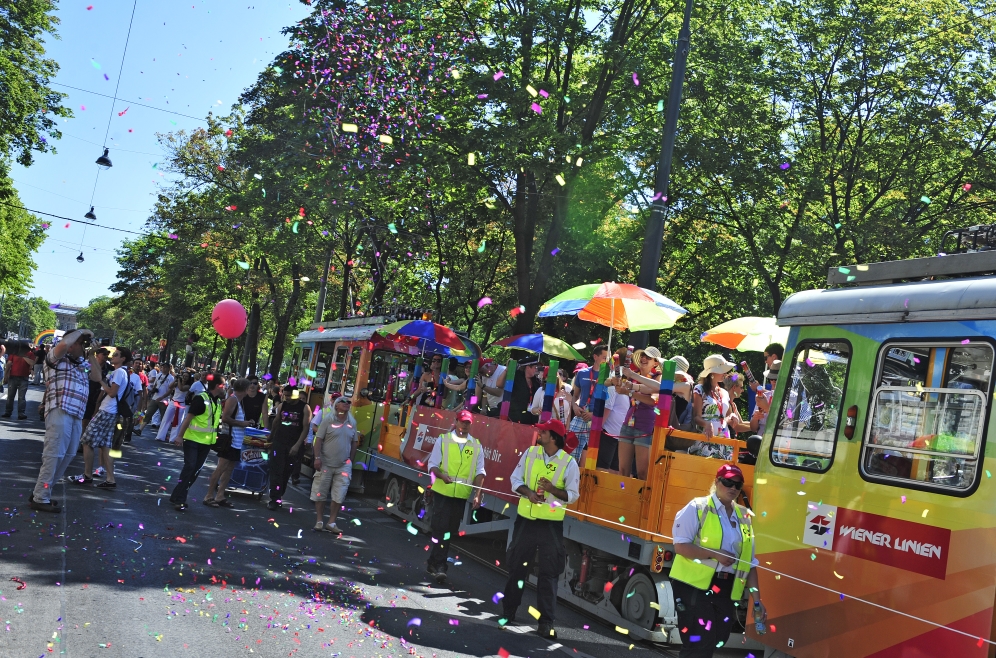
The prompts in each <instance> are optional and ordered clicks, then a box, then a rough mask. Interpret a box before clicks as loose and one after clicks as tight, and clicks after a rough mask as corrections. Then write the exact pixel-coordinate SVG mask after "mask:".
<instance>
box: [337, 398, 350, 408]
mask: <svg viewBox="0 0 996 658" xmlns="http://www.w3.org/2000/svg"><path fill="white" fill-rule="evenodd" d="M335 403H336V404H343V405H346V406H347V407H348V406H349V405H350V404H351V403H350V401H349V400H343V399H342V398H339V399H338V400H336V401H335Z"/></svg>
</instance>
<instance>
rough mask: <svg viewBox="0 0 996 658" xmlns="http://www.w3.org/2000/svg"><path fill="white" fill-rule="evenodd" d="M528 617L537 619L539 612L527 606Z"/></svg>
mask: <svg viewBox="0 0 996 658" xmlns="http://www.w3.org/2000/svg"><path fill="white" fill-rule="evenodd" d="M529 616H531V617H532V618H533V619H539V618H540V611H539V610H537V609H536V608H534V607H533V606H529Z"/></svg>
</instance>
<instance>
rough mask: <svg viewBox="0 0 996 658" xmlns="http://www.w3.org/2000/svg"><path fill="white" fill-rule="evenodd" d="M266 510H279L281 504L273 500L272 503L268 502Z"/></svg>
mask: <svg viewBox="0 0 996 658" xmlns="http://www.w3.org/2000/svg"><path fill="white" fill-rule="evenodd" d="M266 509H269V510H278V509H280V503H278V502H277V501H275V500H271V501H270V502H268V503H267V504H266Z"/></svg>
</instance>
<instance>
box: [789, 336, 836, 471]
mask: <svg viewBox="0 0 996 658" xmlns="http://www.w3.org/2000/svg"><path fill="white" fill-rule="evenodd" d="M850 362H851V346H850V345H848V344H847V343H844V342H829V341H826V342H823V341H806V342H803V343H800V344H799V346H798V347H797V348H796V350H795V357H794V358H793V359H792V360H791V361H786V362H785V363H783V364H782V368H781V371H780V372H779V374H778V388H781V387H783V386H786V387H787V389H786V390H785V394H784V397H783V398H782V407H781V411H780V413H779V415H778V423H777V424H776V425H775V431H774V437H773V439H772V442H771V461H772V462H773V463H775V464H778V465H781V466H787V467H790V468H799V469H804V470H807V471H817V472H820V473H822V472H824V471H826V470H827V469H828V468H830V462H831V460H832V459H833V452H834V447H835V446H836V442H837V428H838V426H839V424H840V412H841V403H842V402H843V400H844V390H845V388H846V386H847V369H848V365H849V364H850Z"/></svg>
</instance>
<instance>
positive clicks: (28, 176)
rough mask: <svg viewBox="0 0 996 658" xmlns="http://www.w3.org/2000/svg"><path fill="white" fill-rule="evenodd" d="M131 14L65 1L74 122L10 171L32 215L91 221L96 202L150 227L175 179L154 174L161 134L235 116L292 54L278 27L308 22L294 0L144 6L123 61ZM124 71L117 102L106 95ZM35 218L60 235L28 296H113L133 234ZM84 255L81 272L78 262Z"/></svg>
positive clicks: (100, 214) (59, 43) (91, 2)
mask: <svg viewBox="0 0 996 658" xmlns="http://www.w3.org/2000/svg"><path fill="white" fill-rule="evenodd" d="M253 3H256V4H253ZM133 6H134V3H133V0H62V1H61V4H60V6H59V10H58V13H57V15H58V17H59V19H60V20H61V21H62V24H61V26H60V27H59V30H58V34H59V39H53V38H51V37H50V36H49V37H46V49H47V55H48V57H50V58H52V59H54V60H55V61H57V62H58V63H59V66H60V67H61V68H60V71H59V74H58V75H57V76H56V77H55V78H54V80H53V83H56V84H53V85H52V87H53V88H54V89H56V90H58V91H61V92H63V93H66V94H68V97H67V98H66V100H65V104H66V105H67V106H68V107H71V108H72V109H73V113H74V115H75V116H74V118H72V119H68V120H66V121H65V122H62V121H61V120H60V128H61V130H62V133H63V138H62V139H61V140H59V141H58V142H56V143H55V146H56V149H57V151H58V153H57V154H54V155H53V154H41V155H37V157H36V160H35V163H34V164H33V165H32V166H31V167H28V168H25V167H21V166H20V165H15V166H14V169H13V171H12V176H13V179H14V182H15V187H16V188H17V191H18V193H19V194H20V196H21V201H22V202H23V204H24V205H25V206H26V207H28V208H31V209H33V210H39V211H43V212H47V213H52V214H55V215H60V216H63V217H69V218H71V219H79V220H83V215H84V214H85V213H86V211H87V210H89V208H90V205H91V204H90V199H91V195H92V198H93V205H94V206H95V211H94V212H95V213H96V215H97V223H99V224H104V225H106V226H110V227H115V228H119V229H128V230H132V231H141V230H143V226H144V224H145V220H146V218H147V217H148V216H149V213H150V210H151V208H152V204H153V201H154V199H155V196H156V192H157V189H158V187H159V186H160V185H163V184H164V183H166V181H167V179H166V178H165V177H164V176H163V175H162V174H161V172H160V170H159V169H158V168H153V165H156V164H157V163H158V164H159V166H160V167H161V166H162V164H163V160H164V155H163V151H162V149H161V148H160V146H159V142H158V140H157V139H156V133H165V132H170V131H174V130H187V131H190V130H193V129H195V128H197V127H199V126H203V125H204V121H203V119H202V118H201V117H204V116H206V115H207V113H208V112H209V111H211V110H214V111H215V113H216V114H221V115H225V114H227V113H228V112H229V110H230V108H231V106H232V105H233V104H234V103H235V102H236V101H237V100H238V96H239V94H240V93H241V92H242V90H243V89H245V88H246V87H248V86H249V85H251V84H252V83H253V81H254V80H255V79H256V76H257V74H258V73H259V72H260V71H261V70H262V69H263V68H264V67H266V66H267V65H268V64H269V63H270V61H271V60H272V58H273V56H274V55H276V54H277V53H279V52H281V51H282V50H284V48H285V47H286V45H287V39H286V37H284V36H283V35H282V34H281V33H280V30H281V29H282V28H283V27H285V26H287V25H291V24H293V23H295V22H297V21H299V20H301V19H302V18H303V17H305V16H306V15H307V14H308V8H307V7H306V6H304V5H303V4H301V3H299V2H297V1H296V0H295V1H293V2H288V1H287V0H243V1H242V2H238V1H235V0H188V1H187V2H177V1H175V0H138V4H137V8H136V9H135V18H134V23H133V25H132V28H131V37H130V39H129V40H128V50H127V53H126V54H124V49H125V39H126V36H127V34H128V23H129V19H130V17H131V13H132V7H133ZM88 7H92V8H91V9H88ZM122 54H124V67H123V69H121V62H122ZM119 69H120V70H121V81H120V88H119V90H118V98H119V100H118V101H116V102H114V101H112V99H111V98H109V97H110V96H113V95H114V89H115V85H116V84H117V82H118V72H119ZM105 75H106V76H107V77H106V79H105ZM63 85H68V87H67V86H63ZM69 87H76V88H78V89H84V90H87V91H78V90H77V89H71V88H69ZM90 92H96V93H90ZM97 94H104V95H105V96H108V97H104V96H99V95H97ZM120 99H126V100H120ZM129 101H135V102H139V103H142V104H144V105H150V106H153V107H156V108H161V109H164V110H169V111H171V112H176V113H179V114H183V115H188V116H187V117H185V116H180V115H178V114H170V113H167V112H161V111H158V110H155V109H150V108H148V107H141V106H138V105H136V104H135V103H134V102H129ZM112 105H113V112H112ZM84 108H85V109H84ZM122 112H123V113H124V114H120V113H122ZM191 117H198V118H191ZM108 119H110V130H109V131H108ZM105 132H106V133H107V142H106V143H107V146H108V147H109V148H110V149H111V151H110V157H111V160H112V162H113V163H114V166H113V167H112V168H111V169H109V170H107V171H102V172H100V175H99V177H98V176H97V172H98V167H97V165H96V164H95V163H94V161H95V160H96V159H97V156H99V155H100V154H101V153H102V144H104V135H105ZM39 216H40V217H41V218H42V219H43V220H44V221H48V222H51V224H52V226H51V228H49V229H48V231H47V233H48V236H47V238H46V240H45V243H44V244H43V245H42V246H41V248H40V249H39V250H38V252H37V253H36V254H35V262H36V263H37V265H38V268H37V270H36V271H35V273H34V275H33V279H34V289H33V291H32V292H31V294H32V295H38V296H40V297H44V298H45V299H47V300H48V301H49V302H50V303H53V304H54V303H59V302H61V303H64V304H76V305H80V306H85V305H86V304H87V302H88V301H89V300H90V299H92V298H94V297H97V296H99V295H103V294H109V293H108V290H107V288H108V286H110V285H111V284H112V283H113V282H114V281H115V279H116V278H117V264H116V262H115V260H114V250H115V248H116V247H117V246H118V245H119V244H120V243H121V241H122V239H124V238H127V237H128V236H127V234H125V233H121V232H119V231H113V230H107V229H102V228H95V227H92V226H90V227H85V226H84V225H83V224H79V223H77V222H75V221H69V222H68V223H69V228H65V225H66V223H67V222H66V220H59V219H53V218H49V217H45V216H43V215H39ZM81 244H82V246H81ZM80 251H82V252H83V257H84V259H85V261H84V262H83V263H82V264H80V263H77V262H76V257H77V256H78V255H79V253H80Z"/></svg>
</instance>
